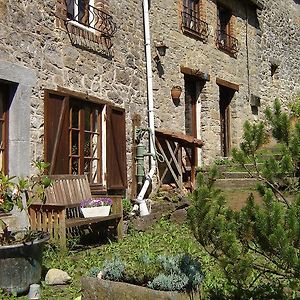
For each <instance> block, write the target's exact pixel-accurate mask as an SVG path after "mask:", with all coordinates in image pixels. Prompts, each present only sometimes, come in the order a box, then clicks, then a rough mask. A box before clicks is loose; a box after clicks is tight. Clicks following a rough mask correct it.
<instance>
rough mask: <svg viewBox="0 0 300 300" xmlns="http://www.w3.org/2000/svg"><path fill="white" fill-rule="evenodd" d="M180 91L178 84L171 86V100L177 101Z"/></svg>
mask: <svg viewBox="0 0 300 300" xmlns="http://www.w3.org/2000/svg"><path fill="white" fill-rule="evenodd" d="M181 92H182V88H181V87H180V86H178V85H176V86H173V87H172V89H171V97H172V99H173V101H175V100H177V101H178V100H179V98H180V95H181Z"/></svg>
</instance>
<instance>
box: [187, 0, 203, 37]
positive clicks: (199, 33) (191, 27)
mask: <svg viewBox="0 0 300 300" xmlns="http://www.w3.org/2000/svg"><path fill="white" fill-rule="evenodd" d="M201 1H202V0H183V7H182V30H183V32H184V33H186V34H189V35H192V36H194V37H198V38H200V39H203V40H206V39H207V36H208V24H207V23H206V22H204V21H203V20H201V18H200V16H201V14H200V9H201Z"/></svg>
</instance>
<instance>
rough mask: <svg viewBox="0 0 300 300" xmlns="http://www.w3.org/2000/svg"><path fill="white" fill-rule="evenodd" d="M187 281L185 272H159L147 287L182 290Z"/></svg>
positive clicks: (161, 289) (162, 289)
mask: <svg viewBox="0 0 300 300" xmlns="http://www.w3.org/2000/svg"><path fill="white" fill-rule="evenodd" d="M188 281H189V279H188V277H187V276H186V275H185V274H180V275H179V274H173V273H172V274H168V275H166V274H159V275H158V276H157V277H155V278H154V279H153V281H152V282H150V283H149V284H148V287H149V288H151V289H154V290H160V291H184V289H185V287H186V285H187V284H188Z"/></svg>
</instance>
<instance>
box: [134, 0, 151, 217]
mask: <svg viewBox="0 0 300 300" xmlns="http://www.w3.org/2000/svg"><path fill="white" fill-rule="evenodd" d="M143 14H144V34H145V52H146V68H147V96H148V97H147V98H148V122H149V128H150V135H152V138H151V136H150V135H149V144H150V153H151V154H152V155H151V156H150V171H149V173H148V174H147V175H146V179H145V182H144V185H143V187H142V189H141V191H140V193H139V194H138V196H137V199H136V202H137V203H138V204H139V208H140V215H141V216H146V215H149V210H148V208H147V205H146V201H145V199H144V197H145V194H146V192H147V190H148V187H149V185H150V183H151V181H152V178H153V176H154V174H155V170H156V164H155V145H154V142H155V135H154V108H153V79H152V64H151V44H150V23H149V3H148V0H143Z"/></svg>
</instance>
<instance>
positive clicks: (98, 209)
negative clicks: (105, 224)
mask: <svg viewBox="0 0 300 300" xmlns="http://www.w3.org/2000/svg"><path fill="white" fill-rule="evenodd" d="M111 205H112V199H110V198H91V199H86V200H83V201H81V202H80V208H81V211H82V214H83V216H84V217H85V218H93V217H105V216H108V215H109V213H110V207H111Z"/></svg>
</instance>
